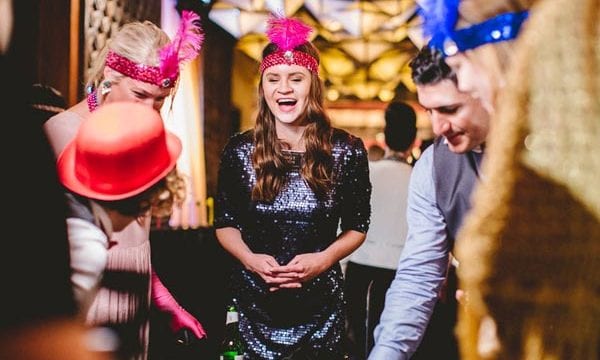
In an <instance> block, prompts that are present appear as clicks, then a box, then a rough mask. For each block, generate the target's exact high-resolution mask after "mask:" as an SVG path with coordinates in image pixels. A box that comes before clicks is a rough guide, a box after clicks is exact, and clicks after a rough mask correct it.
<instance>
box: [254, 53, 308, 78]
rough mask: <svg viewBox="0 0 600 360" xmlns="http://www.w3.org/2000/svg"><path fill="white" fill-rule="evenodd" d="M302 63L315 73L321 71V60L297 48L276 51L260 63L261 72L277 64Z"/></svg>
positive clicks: (301, 64)
mask: <svg viewBox="0 0 600 360" xmlns="http://www.w3.org/2000/svg"><path fill="white" fill-rule="evenodd" d="M281 64H286V65H300V66H304V67H305V68H307V69H308V70H310V71H312V72H313V73H315V74H318V73H319V62H318V61H317V59H315V58H314V57H312V56H310V55H308V54H307V53H305V52H302V51H297V50H287V51H276V52H274V53H272V54H269V55H267V57H265V58H264V59H263V61H262V62H261V63H260V73H261V74H262V73H263V72H264V71H265V70H266V69H268V68H270V67H271V66H275V65H281Z"/></svg>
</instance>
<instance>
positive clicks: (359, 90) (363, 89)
mask: <svg viewBox="0 0 600 360" xmlns="http://www.w3.org/2000/svg"><path fill="white" fill-rule="evenodd" d="M350 87H351V89H352V91H353V93H354V94H356V96H357V97H358V98H359V99H361V100H369V99H373V98H375V97H376V96H377V94H379V91H381V82H379V81H373V80H370V81H366V82H363V81H358V82H354V83H351V84H350Z"/></svg>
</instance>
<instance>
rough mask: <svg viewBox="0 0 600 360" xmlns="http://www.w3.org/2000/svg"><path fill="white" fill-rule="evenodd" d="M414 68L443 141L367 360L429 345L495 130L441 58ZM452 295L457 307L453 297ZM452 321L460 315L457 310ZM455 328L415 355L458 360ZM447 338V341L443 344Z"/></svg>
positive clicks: (415, 184) (419, 181)
mask: <svg viewBox="0 0 600 360" xmlns="http://www.w3.org/2000/svg"><path fill="white" fill-rule="evenodd" d="M410 66H411V68H412V77H413V80H414V82H415V84H416V85H417V94H418V98H419V103H420V104H421V105H422V106H423V107H424V108H425V109H426V110H427V113H428V114H429V115H430V118H431V122H432V127H433V132H434V133H435V135H436V136H437V139H436V140H435V142H434V144H433V145H431V146H430V147H428V148H427V149H426V150H425V151H424V152H423V154H422V156H421V158H420V159H419V161H417V163H416V165H415V167H414V170H413V172H412V175H411V180H410V185H409V193H408V206H407V221H408V235H407V239H406V244H405V247H404V250H403V251H402V255H401V257H400V261H399V263H398V268H397V271H396V276H395V278H394V281H393V282H392V284H391V286H390V288H389V290H388V291H387V294H386V300H385V307H384V310H383V313H382V314H381V319H380V322H379V325H378V326H377V327H376V328H375V332H374V335H375V346H374V347H373V350H372V351H371V353H370V355H369V360H395V359H398V360H399V359H409V358H411V356H412V355H413V354H414V353H415V351H416V350H417V348H418V347H419V344H420V343H421V341H422V340H423V336H424V334H425V330H426V329H427V326H428V323H429V322H430V319H431V317H432V314H433V313H434V308H435V307H436V304H438V300H439V299H440V296H439V295H440V293H441V292H442V288H443V285H444V282H445V280H446V278H447V273H448V269H449V268H450V267H451V266H449V265H450V258H451V257H450V252H451V250H452V247H453V245H454V239H455V237H456V234H457V232H458V229H459V228H460V226H461V223H462V220H463V218H464V217H465V214H466V213H467V211H468V210H469V208H470V196H471V192H472V190H473V188H474V185H475V184H476V182H477V181H478V168H479V164H480V161H481V155H482V152H483V144H484V143H485V139H486V136H487V134H488V130H489V114H488V113H487V112H486V111H485V109H484V108H483V106H482V104H481V102H480V101H479V99H475V98H473V97H471V96H470V95H468V94H466V93H462V92H460V91H459V90H458V88H457V81H456V76H455V74H454V73H453V72H452V70H451V69H450V68H449V67H448V65H447V64H446V63H445V62H444V59H443V57H442V55H441V53H439V52H437V51H436V50H433V49H430V48H428V47H424V48H423V49H422V50H421V51H420V52H419V54H418V55H417V56H416V57H415V58H414V59H413V60H412V62H411V64H410ZM447 297H449V298H450V299H449V301H452V300H453V297H454V291H452V293H451V294H449V296H447ZM440 302H441V301H440ZM437 311H438V310H436V312H437ZM451 315H452V316H455V309H454V308H452V311H451ZM451 320H453V319H451ZM452 326H453V321H451V323H450V324H449V326H447V327H446V328H445V333H443V334H442V335H440V334H435V335H433V336H432V337H431V339H430V340H433V341H432V343H430V344H427V346H428V347H435V349H426V348H420V349H419V352H417V354H416V355H417V356H418V357H420V358H428V355H427V354H426V353H427V352H428V351H429V350H437V351H438V354H439V353H440V352H442V353H444V356H443V358H444V359H452V358H457V356H458V355H457V354H456V347H455V342H454V339H453V332H452ZM431 330H433V329H428V333H429V332H430V331H431ZM444 335H445V336H446V337H447V339H446V340H447V341H448V342H446V343H444V342H443V341H442V343H437V342H439V341H440V340H443V339H441V337H443V336H444ZM427 337H428V338H429V337H430V335H429V334H428V336H427ZM449 344H450V345H449ZM452 344H454V346H452ZM423 345H424V346H423V347H425V343H424V344H423Z"/></svg>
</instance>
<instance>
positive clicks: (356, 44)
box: [340, 39, 392, 64]
mask: <svg viewBox="0 0 600 360" xmlns="http://www.w3.org/2000/svg"><path fill="white" fill-rule="evenodd" d="M340 46H341V48H342V49H344V50H345V51H346V52H347V53H348V54H350V55H352V57H354V58H355V59H356V60H358V61H360V62H361V63H363V64H368V63H370V62H371V61H373V60H375V59H377V58H378V57H379V56H380V55H381V54H383V53H384V52H385V51H387V50H389V49H390V48H392V44H391V43H388V42H386V41H368V40H364V39H353V40H346V41H343V42H342V43H341V44H340Z"/></svg>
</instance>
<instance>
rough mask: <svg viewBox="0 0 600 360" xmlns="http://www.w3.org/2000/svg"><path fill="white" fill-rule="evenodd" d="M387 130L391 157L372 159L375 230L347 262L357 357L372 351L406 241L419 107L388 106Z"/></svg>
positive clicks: (351, 327)
mask: <svg viewBox="0 0 600 360" xmlns="http://www.w3.org/2000/svg"><path fill="white" fill-rule="evenodd" d="M384 134H385V144H386V146H387V149H386V151H385V156H384V157H383V159H382V160H381V161H376V162H369V178H370V180H371V185H372V186H373V190H372V191H373V192H372V194H371V211H372V213H371V225H370V226H369V232H368V233H367V238H366V240H365V242H364V243H363V244H362V245H361V246H360V247H359V248H358V249H356V251H354V252H353V253H352V255H350V258H349V261H348V263H347V265H346V274H345V275H346V281H345V293H346V298H347V302H348V334H349V338H350V339H351V341H352V343H353V344H354V345H355V347H354V351H353V353H354V354H353V355H354V358H355V359H365V358H366V357H367V356H368V354H369V352H370V351H371V348H372V346H373V329H374V328H375V325H377V322H378V321H379V316H380V315H381V311H382V310H383V303H384V300H385V292H386V291H387V289H388V287H389V286H390V284H391V282H392V280H393V279H394V275H395V273H396V266H397V265H398V259H399V258H400V253H401V252H402V248H403V247H404V241H405V240H406V232H407V227H408V225H407V224H406V198H407V195H408V181H409V179H410V174H411V171H412V166H411V165H410V164H409V163H408V159H410V157H411V150H412V147H413V145H414V143H415V136H416V134H417V115H416V113H415V111H414V109H413V108H412V107H411V106H410V105H408V104H406V103H403V102H393V103H390V104H389V105H388V107H387V108H386V110H385V127H384Z"/></svg>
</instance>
